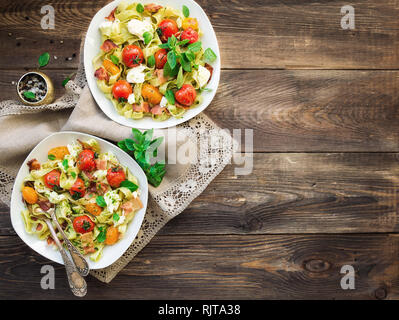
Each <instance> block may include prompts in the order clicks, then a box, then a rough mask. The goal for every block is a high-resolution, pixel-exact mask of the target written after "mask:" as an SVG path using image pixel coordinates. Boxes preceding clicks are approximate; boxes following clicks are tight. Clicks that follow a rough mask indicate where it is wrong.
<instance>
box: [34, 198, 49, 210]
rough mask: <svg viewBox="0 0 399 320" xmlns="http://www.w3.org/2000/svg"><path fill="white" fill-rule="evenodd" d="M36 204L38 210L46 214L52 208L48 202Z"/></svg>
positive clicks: (43, 201)
mask: <svg viewBox="0 0 399 320" xmlns="http://www.w3.org/2000/svg"><path fill="white" fill-rule="evenodd" d="M37 204H38V205H39V207H40V209H42V210H43V211H46V212H47V211H48V210H49V209H50V208H51V207H52V204H51V202H50V201H48V200H42V201H39V202H38V203H37Z"/></svg>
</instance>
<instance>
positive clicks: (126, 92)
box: [112, 80, 133, 100]
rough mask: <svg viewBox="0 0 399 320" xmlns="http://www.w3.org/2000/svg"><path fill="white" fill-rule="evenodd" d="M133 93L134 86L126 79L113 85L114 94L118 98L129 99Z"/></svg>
mask: <svg viewBox="0 0 399 320" xmlns="http://www.w3.org/2000/svg"><path fill="white" fill-rule="evenodd" d="M132 93H133V88H132V86H131V85H130V83H129V82H127V81H126V80H118V81H116V82H115V84H114V86H113V87H112V94H113V96H114V98H115V99H117V100H119V99H120V98H123V99H126V100H127V99H128V98H129V96H130V95H131V94H132Z"/></svg>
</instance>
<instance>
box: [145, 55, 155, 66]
mask: <svg viewBox="0 0 399 320" xmlns="http://www.w3.org/2000/svg"><path fill="white" fill-rule="evenodd" d="M147 65H148V66H149V67H150V68H152V67H153V66H155V57H154V55H152V56H149V57H148V60H147Z"/></svg>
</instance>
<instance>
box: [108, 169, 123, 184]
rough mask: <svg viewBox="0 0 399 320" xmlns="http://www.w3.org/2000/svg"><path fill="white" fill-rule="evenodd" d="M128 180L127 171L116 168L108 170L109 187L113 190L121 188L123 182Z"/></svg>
mask: <svg viewBox="0 0 399 320" xmlns="http://www.w3.org/2000/svg"><path fill="white" fill-rule="evenodd" d="M125 180H126V175H125V171H123V168H121V167H114V168H110V169H108V172H107V181H108V183H109V185H110V186H111V187H113V188H119V186H120V185H121V183H122V181H125Z"/></svg>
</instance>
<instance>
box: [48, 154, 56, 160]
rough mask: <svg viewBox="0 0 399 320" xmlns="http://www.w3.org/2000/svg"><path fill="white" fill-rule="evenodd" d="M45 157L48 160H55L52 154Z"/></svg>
mask: <svg viewBox="0 0 399 320" xmlns="http://www.w3.org/2000/svg"><path fill="white" fill-rule="evenodd" d="M47 157H48V159H49V160H55V155H53V154H49V155H48V156H47Z"/></svg>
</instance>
